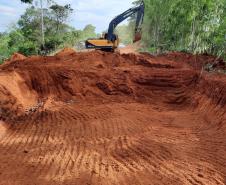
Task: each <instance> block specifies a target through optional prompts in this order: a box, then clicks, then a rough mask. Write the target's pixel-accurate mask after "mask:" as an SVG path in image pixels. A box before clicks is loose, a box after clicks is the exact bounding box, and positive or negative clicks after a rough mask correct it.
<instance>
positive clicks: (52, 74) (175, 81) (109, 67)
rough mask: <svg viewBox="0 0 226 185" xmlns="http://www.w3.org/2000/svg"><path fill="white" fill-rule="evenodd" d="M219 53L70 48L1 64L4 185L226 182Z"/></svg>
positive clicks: (225, 85)
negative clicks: (207, 67) (212, 68)
mask: <svg viewBox="0 0 226 185" xmlns="http://www.w3.org/2000/svg"><path fill="white" fill-rule="evenodd" d="M208 62H210V63H211V62H214V58H213V57H209V56H192V55H190V54H183V53H169V54H167V55H162V56H157V57H156V56H151V55H149V54H145V53H144V54H119V53H105V52H100V51H91V52H82V53H76V52H72V51H71V50H70V51H67V50H64V51H63V52H61V53H60V54H58V55H56V56H52V57H39V56H33V57H29V58H25V57H23V56H19V57H14V58H13V59H12V60H11V61H8V62H7V63H5V64H4V65H2V66H0V120H1V122H0V163H1V165H0V185H33V184H35V185H91V184H92V185H112V184H115V185H118V184H120V185H166V184H175V185H178V184H180V185H182V184H183V185H217V184H219V185H224V184H226V76H225V75H218V74H213V73H207V72H205V71H204V70H203V66H204V64H205V63H208Z"/></svg>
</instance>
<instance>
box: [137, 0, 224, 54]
mask: <svg viewBox="0 0 226 185" xmlns="http://www.w3.org/2000/svg"><path fill="white" fill-rule="evenodd" d="M139 2H140V0H138V1H135V2H134V3H135V4H137V3H139ZM144 2H145V18H144V24H143V42H144V43H145V45H146V47H147V48H149V51H152V52H155V51H157V50H158V49H161V50H163V51H167V50H179V51H188V52H192V53H210V54H214V55H221V56H223V55H224V56H225V39H226V36H225V35H226V0H196V1H194V0H186V1H184V0H167V1H165V0H144Z"/></svg>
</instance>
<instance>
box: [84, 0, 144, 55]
mask: <svg viewBox="0 0 226 185" xmlns="http://www.w3.org/2000/svg"><path fill="white" fill-rule="evenodd" d="M135 14H136V25H135V37H134V40H133V42H137V41H139V40H141V27H142V23H143V18H144V2H143V1H142V2H141V4H140V5H139V6H136V7H133V8H130V9H128V10H127V11H125V12H123V13H122V14H120V15H118V16H117V17H115V18H114V19H113V20H112V21H111V22H110V24H109V27H108V32H107V33H105V34H103V37H101V38H92V39H88V40H86V41H85V46H86V49H100V50H104V51H114V50H115V49H116V48H117V47H118V45H119V38H118V35H116V34H114V30H115V28H116V26H117V25H118V24H119V23H121V22H122V21H124V20H125V19H127V18H128V17H131V16H133V15H135Z"/></svg>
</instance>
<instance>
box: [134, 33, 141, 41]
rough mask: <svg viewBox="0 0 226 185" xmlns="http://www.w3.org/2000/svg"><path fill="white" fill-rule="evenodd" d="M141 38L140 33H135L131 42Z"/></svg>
mask: <svg viewBox="0 0 226 185" xmlns="http://www.w3.org/2000/svg"><path fill="white" fill-rule="evenodd" d="M139 40H141V33H136V34H135V36H134V40H133V43H135V42H137V41H139Z"/></svg>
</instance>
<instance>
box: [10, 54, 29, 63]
mask: <svg viewBox="0 0 226 185" xmlns="http://www.w3.org/2000/svg"><path fill="white" fill-rule="evenodd" d="M26 58H27V57H25V56H24V55H22V54H20V53H14V54H13V55H12V56H11V58H10V59H9V61H10V62H12V61H22V60H25V59H26Z"/></svg>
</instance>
